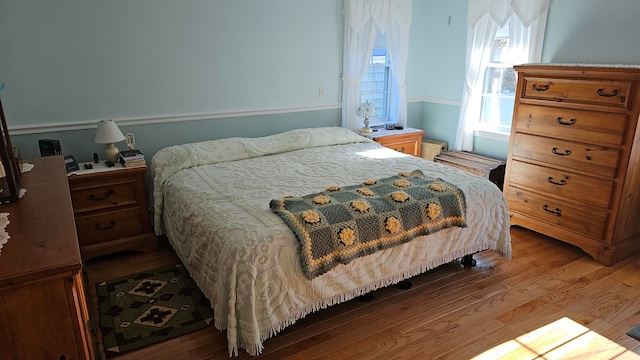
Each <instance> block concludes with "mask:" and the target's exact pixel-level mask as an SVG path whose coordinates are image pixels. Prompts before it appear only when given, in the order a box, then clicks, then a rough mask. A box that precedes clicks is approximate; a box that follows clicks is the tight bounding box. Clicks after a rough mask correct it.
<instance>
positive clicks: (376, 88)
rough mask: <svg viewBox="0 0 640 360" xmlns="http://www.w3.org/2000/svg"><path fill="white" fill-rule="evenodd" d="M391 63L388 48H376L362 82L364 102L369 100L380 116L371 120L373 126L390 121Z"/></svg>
mask: <svg viewBox="0 0 640 360" xmlns="http://www.w3.org/2000/svg"><path fill="white" fill-rule="evenodd" d="M390 94H391V63H390V62H389V55H388V53H387V49H386V48H374V49H373V53H372V55H371V58H370V59H369V67H368V68H367V72H366V73H365V75H364V78H363V79H362V81H361V82H360V95H361V96H362V101H361V103H362V102H365V101H367V100H369V102H370V103H372V104H374V105H375V106H376V110H377V113H378V115H377V116H376V117H375V118H374V119H370V121H371V125H380V124H382V123H384V122H388V121H389V107H390V99H391V96H390Z"/></svg>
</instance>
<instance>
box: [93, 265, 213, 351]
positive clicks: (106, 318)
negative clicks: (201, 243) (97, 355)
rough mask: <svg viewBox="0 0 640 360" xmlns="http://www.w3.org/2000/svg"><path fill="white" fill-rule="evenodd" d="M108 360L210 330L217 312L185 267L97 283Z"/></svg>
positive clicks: (103, 339)
mask: <svg viewBox="0 0 640 360" xmlns="http://www.w3.org/2000/svg"><path fill="white" fill-rule="evenodd" d="M96 287H97V293H98V304H99V305H98V307H99V314H100V315H99V316H100V329H101V331H102V342H103V344H104V351H105V354H106V356H107V358H111V357H114V356H116V355H119V354H122V353H124V352H128V351H131V350H135V349H139V348H142V347H144V346H147V345H151V344H156V343H159V342H161V341H164V340H167V339H170V338H174V337H177V336H180V335H184V334H187V333H190V332H193V331H196V330H200V329H202V328H205V327H207V326H209V324H210V323H211V322H212V320H213V312H212V310H211V306H210V304H209V301H208V300H207V299H206V298H205V297H204V295H203V294H202V293H201V292H200V290H199V289H198V287H197V286H196V284H195V283H194V282H193V280H192V279H191V277H190V276H189V273H188V272H187V271H186V270H185V268H184V267H183V266H182V264H176V265H170V266H165V267H162V268H158V269H153V270H149V271H145V272H141V273H138V274H133V275H129V276H126V277H121V278H118V279H113V280H108V281H105V282H102V283H97V284H96Z"/></svg>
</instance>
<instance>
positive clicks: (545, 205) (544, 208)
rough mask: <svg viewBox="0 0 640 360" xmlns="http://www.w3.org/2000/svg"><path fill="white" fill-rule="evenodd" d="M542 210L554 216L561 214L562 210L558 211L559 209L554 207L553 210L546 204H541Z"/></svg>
mask: <svg viewBox="0 0 640 360" xmlns="http://www.w3.org/2000/svg"><path fill="white" fill-rule="evenodd" d="M542 210H544V211H546V212H549V213H552V214H553V215H555V216H562V211H560V209H558V208H555V210H551V209H549V205H547V204H544V205H542Z"/></svg>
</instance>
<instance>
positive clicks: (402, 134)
mask: <svg viewBox="0 0 640 360" xmlns="http://www.w3.org/2000/svg"><path fill="white" fill-rule="evenodd" d="M359 134H360V135H362V136H365V137H367V138H369V139H372V140H373V141H375V142H378V143H380V145H382V146H384V147H387V148H389V149H393V150H395V151H399V152H401V153H405V154H409V155H413V156H418V157H419V156H420V154H421V151H422V137H423V136H424V134H425V132H424V130H420V129H413V128H405V129H402V130H383V129H380V130H378V131H375V132H372V133H359Z"/></svg>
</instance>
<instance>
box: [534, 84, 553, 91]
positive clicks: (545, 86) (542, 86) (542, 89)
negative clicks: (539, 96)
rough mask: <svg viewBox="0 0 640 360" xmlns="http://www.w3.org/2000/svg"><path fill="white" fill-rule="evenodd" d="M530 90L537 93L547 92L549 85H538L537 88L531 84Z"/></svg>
mask: <svg viewBox="0 0 640 360" xmlns="http://www.w3.org/2000/svg"><path fill="white" fill-rule="evenodd" d="M531 90H534V91H537V92H544V91H547V90H549V85H546V84H545V85H540V86H538V84H533V85H531Z"/></svg>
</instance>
